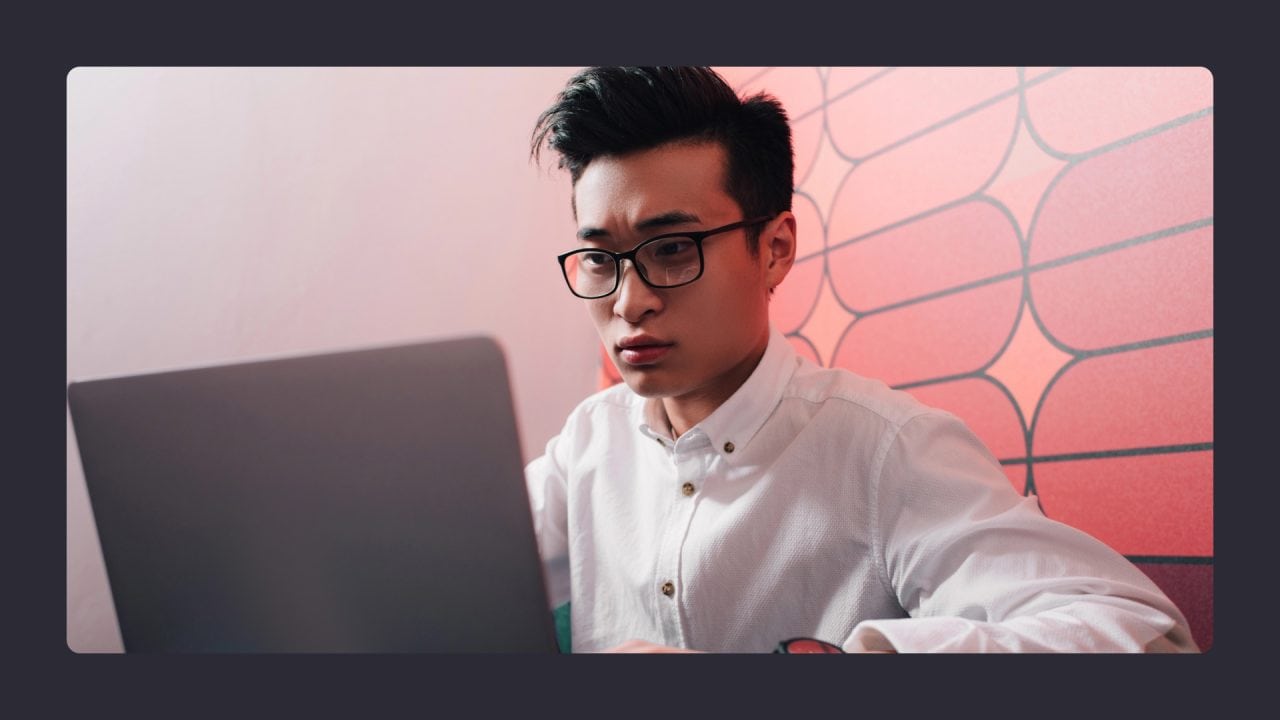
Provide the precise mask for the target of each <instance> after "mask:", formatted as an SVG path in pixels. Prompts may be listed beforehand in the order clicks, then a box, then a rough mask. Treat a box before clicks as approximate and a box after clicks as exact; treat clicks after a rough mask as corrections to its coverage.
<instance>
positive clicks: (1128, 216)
mask: <svg viewBox="0 0 1280 720" xmlns="http://www.w3.org/2000/svg"><path fill="white" fill-rule="evenodd" d="M717 69H718V70H719V71H721V73H722V75H724V76H725V78H726V79H727V80H728V81H729V82H730V84H731V85H733V86H734V88H735V89H736V90H737V91H738V92H739V93H740V94H750V93H752V92H756V91H761V90H763V91H766V92H769V93H771V94H773V95H775V96H777V97H778V98H779V99H780V100H781V101H782V103H783V105H784V107H786V108H787V110H788V113H789V115H790V117H791V119H792V124H793V131H794V134H795V146H796V188H795V200H794V212H795V214H796V217H797V232H798V235H799V237H798V248H797V261H796V263H795V265H794V268H793V270H792V272H791V274H790V275H789V276H788V277H787V279H786V281H785V282H784V283H783V284H782V285H781V286H779V288H778V290H777V293H776V295H775V296H774V298H773V302H772V305H771V308H770V312H771V316H772V319H773V322H774V324H775V326H776V327H778V329H779V330H780V331H782V332H783V333H784V334H785V335H786V336H787V338H788V340H789V341H790V342H791V344H792V346H793V347H795V349H796V351H797V352H798V353H800V354H801V355H802V356H804V357H807V358H809V359H810V360H811V361H813V362H815V363H818V364H821V365H824V366H828V367H845V368H848V369H850V370H852V371H854V372H857V373H859V374H862V375H867V376H871V377H875V378H878V379H881V380H884V381H885V382H887V383H889V384H890V385H891V386H893V387H895V388H898V389H901V390H905V391H907V392H911V393H912V394H914V395H916V396H917V397H918V398H919V399H920V400H921V401H922V402H925V403H927V404H929V405H933V406H935V407H940V408H943V409H945V410H948V411H950V412H952V413H954V414H956V415H957V416H959V417H961V418H962V419H964V420H965V422H966V423H967V424H968V425H969V426H970V428H972V429H973V431H974V432H975V433H976V434H977V435H978V436H979V437H980V438H982V440H983V441H984V442H985V443H986V444H987V445H988V447H990V448H991V449H992V452H993V453H994V454H995V455H996V457H997V459H998V460H999V461H1000V463H1001V466H1002V467H1003V469H1004V470H1005V474H1006V476H1007V477H1008V478H1009V481H1010V483H1011V484H1012V485H1013V486H1014V487H1015V488H1017V489H1018V490H1019V491H1020V492H1022V493H1024V494H1027V495H1035V496H1036V497H1037V498H1038V500H1039V501H1040V504H1041V507H1042V509H1043V510H1044V512H1045V513H1046V514H1047V515H1049V516H1050V517H1054V518H1057V519H1059V520H1062V521H1063V522H1067V523H1069V524H1072V525H1074V526H1076V527H1079V528H1081V529H1082V530H1085V531H1086V532H1089V533H1090V534H1092V535H1094V536H1095V537H1098V538H1099V539H1101V540H1102V541H1103V542H1106V543H1108V544H1109V545H1111V547H1113V548H1115V549H1116V550H1117V551H1119V552H1121V553H1123V554H1125V555H1126V557H1129V558H1130V559H1131V560H1133V561H1134V562H1135V564H1137V565H1138V567H1139V568H1141V569H1142V570H1143V571H1144V572H1146V573H1147V574H1148V575H1149V576H1151V577H1152V579H1153V580H1155V581H1156V582H1157V584H1158V585H1160V587H1161V588H1162V589H1164V590H1165V592H1167V593H1168V594H1169V596H1170V597H1171V598H1172V599H1173V600H1174V601H1175V602H1176V603H1177V604H1178V606H1179V607H1180V608H1181V609H1182V610H1183V612H1184V613H1185V614H1186V615H1187V617H1188V620H1189V621H1190V622H1191V626H1192V633H1193V635H1195V637H1196V640H1197V642H1198V644H1199V645H1200V647H1201V648H1202V649H1207V648H1209V647H1210V646H1211V645H1212V640H1213V623H1212V607H1213V602H1212V600H1213V598H1212V577H1213V462H1212V458H1213V381H1212V379H1213V93H1212V76H1211V75H1210V73H1209V72H1208V71H1207V70H1205V69H1204V68H1063V67H1055V68H1047V67H1046V68H990V67H988V68H839V67H833V68H794V67H793V68H767V67H760V68H717ZM601 362H602V368H601V384H602V385H603V384H609V383H613V382H618V381H619V378H618V376H617V373H616V370H614V369H613V368H612V367H611V365H610V362H609V360H608V358H607V356H605V355H604V354H603V353H602V355H601ZM1171 388H1176V392H1173V391H1171Z"/></svg>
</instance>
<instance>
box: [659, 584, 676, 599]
mask: <svg viewBox="0 0 1280 720" xmlns="http://www.w3.org/2000/svg"><path fill="white" fill-rule="evenodd" d="M662 594H663V595H666V596H667V597H671V596H672V595H675V594H676V586H675V585H673V584H671V583H669V582H664V583H662Z"/></svg>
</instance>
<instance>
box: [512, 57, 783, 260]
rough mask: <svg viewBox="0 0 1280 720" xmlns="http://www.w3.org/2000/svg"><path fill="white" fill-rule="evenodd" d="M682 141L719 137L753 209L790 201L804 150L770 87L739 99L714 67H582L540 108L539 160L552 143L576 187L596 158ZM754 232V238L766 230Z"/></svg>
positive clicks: (738, 193) (744, 204) (732, 190)
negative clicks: (797, 147) (798, 154)
mask: <svg viewBox="0 0 1280 720" xmlns="http://www.w3.org/2000/svg"><path fill="white" fill-rule="evenodd" d="M676 141H694V142H718V143H720V145H721V146H722V147H723V148H724V149H725V154H726V156H727V157H728V167H726V168H725V169H724V170H725V172H724V176H725V185H726V187H725V188H724V190H725V192H726V193H727V194H728V195H729V196H730V197H731V198H733V199H734V200H735V201H736V202H737V203H738V206H739V207H740V208H741V209H742V212H743V215H744V217H761V216H772V215H776V214H777V213H780V212H782V211H783V210H790V209H791V196H792V192H793V183H794V177H793V176H794V174H795V157H794V151H793V149H792V143H791V126H790V124H789V123H788V121H787V113H786V110H784V109H783V107H782V104H781V103H780V102H778V100H777V98H774V97H773V96H771V95H768V94H766V93H757V94H755V95H752V96H750V97H748V98H745V99H740V98H739V97H738V95H737V94H736V93H735V92H734V91H733V88H731V87H729V84H728V83H726V82H725V81H724V79H723V78H721V77H720V76H719V75H718V74H716V72H715V71H714V70H711V69H710V68H702V67H593V68H588V69H586V70H583V71H581V72H579V73H578V74H576V75H574V76H573V77H572V78H570V79H569V82H568V84H567V85H565V88H564V89H563V90H562V91H561V92H560V94H559V95H558V96H557V98H556V102H555V103H554V104H553V105H552V106H551V107H549V108H547V109H546V110H545V111H543V113H542V114H541V115H540V116H538V122H537V124H536V125H535V126H534V130H533V139H532V148H531V151H530V155H531V156H532V158H533V159H534V160H535V161H537V160H539V159H540V153H541V150H542V148H543V147H544V146H545V147H546V148H549V149H551V150H553V151H555V152H556V153H557V154H559V156H560V162H559V167H560V168H562V169H567V170H568V171H569V175H570V177H571V178H572V179H573V183H574V184H575V185H576V184H577V182H578V179H579V178H580V177H582V172H583V170H585V169H586V167H587V165H589V164H590V163H591V161H592V160H594V159H595V158H597V157H600V156H609V155H613V156H616V155H625V154H627V153H630V152H635V151H638V150H648V149H651V148H655V147H658V146H660V145H664V144H666V143H670V142H676ZM752 230H753V231H752V232H750V233H749V234H748V237H749V238H750V239H751V240H752V241H754V238H755V237H756V236H758V234H759V228H758V227H757V228H753V229H752ZM752 249H753V250H754V242H753V243H752Z"/></svg>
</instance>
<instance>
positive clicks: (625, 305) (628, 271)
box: [613, 260, 662, 325]
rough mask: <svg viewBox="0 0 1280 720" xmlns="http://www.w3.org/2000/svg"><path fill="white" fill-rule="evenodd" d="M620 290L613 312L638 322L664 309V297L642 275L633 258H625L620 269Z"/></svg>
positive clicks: (615, 297)
mask: <svg viewBox="0 0 1280 720" xmlns="http://www.w3.org/2000/svg"><path fill="white" fill-rule="evenodd" d="M619 273H620V274H621V277H620V278H618V290H617V292H616V293H615V295H614V300H613V314H614V315H617V316H618V317H620V318H622V319H623V320H626V321H627V322H628V323H631V324H633V325H634V324H636V323H638V322H640V321H641V320H643V319H644V317H645V316H646V315H649V314H651V313H658V312H660V311H661V310H662V298H661V297H660V296H659V295H658V293H657V292H655V291H654V289H653V288H651V287H649V286H648V285H647V284H646V283H645V281H644V280H643V279H641V277H640V271H639V270H637V269H636V267H635V263H634V262H632V261H631V260H623V261H622V267H621V268H620V269H619Z"/></svg>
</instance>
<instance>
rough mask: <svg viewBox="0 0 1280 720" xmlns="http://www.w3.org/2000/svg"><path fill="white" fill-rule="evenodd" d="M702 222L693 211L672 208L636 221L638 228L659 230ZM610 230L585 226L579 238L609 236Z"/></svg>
mask: <svg viewBox="0 0 1280 720" xmlns="http://www.w3.org/2000/svg"><path fill="white" fill-rule="evenodd" d="M696 222H701V218H699V217H698V216H697V215H694V214H693V213H691V212H685V211H683V210H672V211H671V212H665V213H662V214H661V215H654V216H653V217H649V218H645V219H644V220H641V221H640V222H638V223H636V229H637V230H657V229H661V228H667V227H671V226H672V225H684V224H686V223H696ZM607 237H609V231H608V230H605V229H604V228H595V227H584V228H582V229H580V230H578V239H580V240H590V239H593V238H607Z"/></svg>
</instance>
